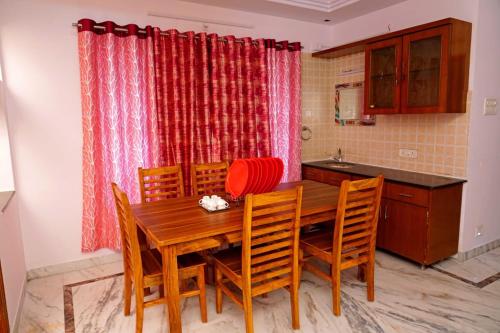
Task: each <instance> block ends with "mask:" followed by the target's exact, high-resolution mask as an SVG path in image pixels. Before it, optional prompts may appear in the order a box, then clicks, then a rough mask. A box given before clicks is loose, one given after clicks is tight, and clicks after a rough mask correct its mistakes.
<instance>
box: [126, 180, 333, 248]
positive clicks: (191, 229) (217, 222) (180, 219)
mask: <svg viewBox="0 0 500 333" xmlns="http://www.w3.org/2000/svg"><path fill="white" fill-rule="evenodd" d="M298 185H303V187H304V189H303V195H302V210H301V225H308V224H312V223H316V221H317V219H318V217H317V216H318V215H321V214H329V215H328V216H323V217H319V218H320V219H323V220H325V219H329V218H331V219H332V220H333V219H334V215H333V213H332V211H334V210H336V208H337V201H338V195H339V188H338V187H336V186H332V185H328V184H323V183H318V182H315V181H311V180H303V181H298V182H290V183H282V184H280V185H278V186H277V187H276V188H275V189H274V190H275V191H279V190H286V189H291V188H294V187H296V186H298ZM200 199H201V196H192V197H182V198H175V199H169V200H163V201H156V202H149V203H139V204H134V205H132V213H133V215H134V217H135V219H136V223H137V225H138V226H139V227H140V228H141V229H142V230H143V231H144V232H145V233H146V235H147V237H148V238H149V239H150V240H151V241H152V242H153V243H154V244H155V245H156V246H159V247H163V246H168V245H173V244H179V243H183V242H189V241H195V240H197V239H202V238H207V237H213V236H218V235H221V234H229V233H238V232H240V233H241V230H242V228H243V207H244V202H243V201H241V202H239V203H236V202H229V205H230V206H229V208H228V209H226V210H222V211H216V212H208V211H207V210H205V209H204V208H202V207H200V206H199V203H198V201H199V200H200ZM315 219H316V221H315Z"/></svg>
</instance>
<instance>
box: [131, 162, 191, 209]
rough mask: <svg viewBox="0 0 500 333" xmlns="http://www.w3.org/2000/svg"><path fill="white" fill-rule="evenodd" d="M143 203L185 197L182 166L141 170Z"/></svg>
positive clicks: (140, 179) (140, 181) (140, 183)
mask: <svg viewBox="0 0 500 333" xmlns="http://www.w3.org/2000/svg"><path fill="white" fill-rule="evenodd" d="M139 185H140V190H141V201H142V202H143V203H145V202H151V201H158V200H165V199H171V198H180V197H183V196H184V181H183V178H182V169H181V166H180V165H175V166H168V167H160V168H151V169H143V168H139Z"/></svg>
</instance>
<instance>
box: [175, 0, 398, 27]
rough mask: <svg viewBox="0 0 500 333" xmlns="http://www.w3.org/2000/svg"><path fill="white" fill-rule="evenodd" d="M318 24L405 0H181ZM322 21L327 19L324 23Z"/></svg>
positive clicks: (363, 13)
mask: <svg viewBox="0 0 500 333" xmlns="http://www.w3.org/2000/svg"><path fill="white" fill-rule="evenodd" d="M183 1H188V2H196V3H200V4H204V5H210V6H216V7H224V8H230V9H236V10H242V11H247V12H254V13H260V14H266V15H272V16H281V17H287V18H292V19H295V20H300V21H306V22H314V23H320V24H336V23H340V22H342V21H346V20H349V19H352V18H354V17H358V16H361V15H365V14H368V13H370V12H373V11H376V10H379V9H382V8H385V7H389V6H391V5H394V4H396V3H399V2H403V1H405V0H183ZM325 20H329V21H326V22H325Z"/></svg>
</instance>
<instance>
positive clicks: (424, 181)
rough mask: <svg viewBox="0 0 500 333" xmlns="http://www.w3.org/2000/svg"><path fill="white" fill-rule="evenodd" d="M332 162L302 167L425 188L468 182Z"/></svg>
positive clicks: (318, 162)
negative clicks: (342, 166) (347, 166)
mask: <svg viewBox="0 0 500 333" xmlns="http://www.w3.org/2000/svg"><path fill="white" fill-rule="evenodd" d="M332 162H333V161H332V160H323V161H313V162H302V165H306V166H310V167H315V168H320V169H324V170H330V171H335V172H342V173H347V174H350V175H358V176H366V177H376V176H378V175H380V174H383V175H384V178H385V180H389V181H393V182H398V183H403V184H409V185H415V186H420V187H425V188H438V187H443V186H449V185H454V184H461V183H465V182H466V180H464V179H458V178H451V177H444V176H436V175H429V174H425V173H419V172H412V171H404V170H398V169H389V168H383V167H378V166H373V165H366V164H357V163H352V166H351V167H349V168H338V167H335V166H333V165H331V164H330V165H328V163H332Z"/></svg>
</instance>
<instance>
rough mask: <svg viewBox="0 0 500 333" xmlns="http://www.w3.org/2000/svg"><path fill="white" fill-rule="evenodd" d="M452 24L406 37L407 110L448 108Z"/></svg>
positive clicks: (403, 98) (404, 79)
mask: <svg viewBox="0 0 500 333" xmlns="http://www.w3.org/2000/svg"><path fill="white" fill-rule="evenodd" d="M448 29H449V28H448V27H442V28H435V29H430V30H426V31H422V32H417V33H414V34H410V35H407V36H404V37H403V64H402V66H403V77H402V85H401V89H402V91H401V105H402V108H401V109H402V110H401V111H402V112H403V113H425V112H445V107H446V105H445V103H446V86H447V84H446V82H445V81H446V77H447V55H448V49H447V48H448V38H449V30H448Z"/></svg>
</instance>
